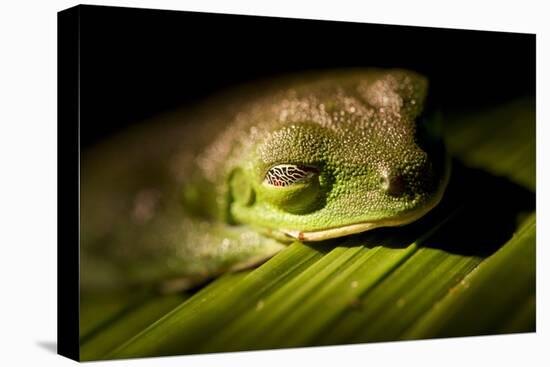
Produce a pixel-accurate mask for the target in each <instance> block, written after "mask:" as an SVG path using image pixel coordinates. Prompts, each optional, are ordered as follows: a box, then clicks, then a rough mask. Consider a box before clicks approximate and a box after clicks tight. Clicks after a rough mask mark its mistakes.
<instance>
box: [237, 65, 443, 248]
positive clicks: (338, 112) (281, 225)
mask: <svg viewBox="0 0 550 367" xmlns="http://www.w3.org/2000/svg"><path fill="white" fill-rule="evenodd" d="M426 91H427V82H426V80H425V78H423V77H422V76H420V75H418V74H416V73H411V72H406V71H386V72H381V71H369V72H366V73H365V72H363V73H359V74H357V73H351V74H344V75H343V76H340V77H337V78H335V77H331V78H325V79H323V80H320V81H316V82H312V83H309V84H308V83H305V84H303V85H300V86H298V87H293V88H289V89H288V90H286V91H285V92H284V93H280V94H278V95H277V96H274V97H272V98H267V99H264V100H263V101H262V103H260V104H258V105H256V106H255V107H254V108H252V109H251V112H250V113H249V114H241V116H240V119H241V121H247V122H246V123H249V121H254V123H250V124H249V125H248V127H247V128H246V134H243V133H242V132H241V133H240V135H241V138H239V139H240V143H237V142H236V141H234V144H236V145H238V146H240V148H239V149H236V150H233V153H232V154H230V155H229V156H228V157H227V160H228V161H229V162H232V163H230V165H231V169H230V174H229V177H228V179H227V181H226V182H228V183H229V190H228V191H229V200H228V212H229V216H230V218H231V220H232V221H233V222H236V223H246V224H250V225H254V226H257V227H262V228H265V229H266V230H268V231H270V232H271V233H274V234H281V233H284V234H285V235H286V236H290V237H293V238H297V239H300V240H304V241H317V240H324V239H328V238H334V237H340V236H344V235H348V234H352V233H358V232H363V231H367V230H370V229H373V228H377V227H385V226H398V225H404V224H407V223H410V222H412V221H414V220H416V219H418V218H420V217H421V216H423V215H424V214H426V213H427V212H428V211H429V210H430V209H432V208H433V207H434V206H435V205H436V204H437V203H438V202H439V200H440V199H441V196H442V193H443V190H444V188H445V185H446V182H447V176H448V168H447V167H448V164H447V163H446V158H445V152H444V148H443V145H442V143H441V142H440V140H439V139H438V138H437V136H435V134H433V132H432V131H431V130H430V129H429V128H428V125H427V124H426V122H427V121H426V119H425V117H423V112H424V102H425V97H426Z"/></svg>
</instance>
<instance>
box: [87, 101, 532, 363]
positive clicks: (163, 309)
mask: <svg viewBox="0 0 550 367" xmlns="http://www.w3.org/2000/svg"><path fill="white" fill-rule="evenodd" d="M534 110H535V109H534V103H533V102H532V101H531V100H527V99H526V100H519V101H515V102H513V103H510V104H508V105H505V106H503V107H499V108H495V109H493V110H491V111H485V112H481V113H476V114H475V115H473V114H472V115H463V116H451V117H450V118H448V119H447V120H446V122H447V124H446V125H445V132H446V136H447V141H448V146H449V150H450V151H451V153H452V155H453V157H454V159H455V160H454V162H453V167H454V169H453V174H452V180H451V184H450V186H449V189H448V192H447V194H446V196H445V200H444V201H443V202H442V203H441V205H440V206H439V207H438V208H436V210H434V211H433V212H432V213H430V214H429V215H428V216H426V217H425V218H423V219H422V220H420V221H418V222H417V223H414V224H412V225H409V226H406V227H402V228H393V229H380V230H375V231H372V232H370V233H366V234H363V235H358V236H352V237H348V238H345V239H341V240H340V241H332V242H326V243H321V244H315V245H313V244H311V245H305V244H301V243H298V242H297V243H294V244H292V245H290V246H289V247H288V248H287V249H285V250H284V251H282V252H281V253H279V254H278V255H276V256H275V257H273V258H272V259H271V260H269V261H267V262H266V263H264V264H263V265H262V266H260V267H258V268H256V269H251V270H247V271H242V272H238V273H233V274H225V275H224V276H222V277H220V278H218V279H216V280H214V281H212V282H211V283H210V284H208V285H206V286H204V287H203V288H201V289H199V290H198V291H196V293H194V294H192V295H191V296H190V297H189V298H186V297H187V296H186V295H173V296H152V295H148V296H147V297H143V298H141V299H139V298H138V299H131V300H130V299H126V303H124V302H118V303H117V302H116V299H112V300H111V301H110V302H111V303H109V302H106V303H105V304H103V305H101V304H100V302H96V304H97V305H93V304H92V303H83V304H82V311H83V313H82V316H83V317H82V320H81V336H82V338H81V341H82V349H81V357H82V359H84V360H91V359H106V358H128V357H145V356H158V355H170V354H187V353H203V352H218V351H235V350H251V349H264V348H283V347H301V346H313V345H329V344H347V343H363V342H375V341H388V340H406V339H422V338H432V337H449V336H466V335H480V334H494V333H513V332H528V331H534V330H535V309H536V308H535V304H536V301H535V227H536V223H535V215H534V210H535V187H536V183H535V124H534ZM93 315H95V316H96V317H95V319H94V317H93Z"/></svg>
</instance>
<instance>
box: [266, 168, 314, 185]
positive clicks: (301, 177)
mask: <svg viewBox="0 0 550 367" xmlns="http://www.w3.org/2000/svg"><path fill="white" fill-rule="evenodd" d="M316 173H317V170H316V169H314V168H312V167H307V166H300V165H295V164H278V165H276V166H273V167H271V168H270V169H269V170H268V171H267V172H266V174H265V178H264V184H266V185H270V186H275V187H286V186H290V185H292V184H295V183H300V182H306V181H307V180H309V179H310V178H311V177H313V176H314V175H315V174H316Z"/></svg>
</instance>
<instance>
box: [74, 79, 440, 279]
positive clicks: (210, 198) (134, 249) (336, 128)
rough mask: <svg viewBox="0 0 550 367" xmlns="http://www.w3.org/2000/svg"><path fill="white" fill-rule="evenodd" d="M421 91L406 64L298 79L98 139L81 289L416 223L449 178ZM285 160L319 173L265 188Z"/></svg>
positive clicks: (88, 179) (228, 265)
mask: <svg viewBox="0 0 550 367" xmlns="http://www.w3.org/2000/svg"><path fill="white" fill-rule="evenodd" d="M426 94H427V81H426V79H425V78H424V77H422V76H420V75H418V74H416V73H413V72H408V71H403V70H388V71H385V70H351V71H340V72H330V73H323V74H315V75H301V76H299V77H294V78H289V79H284V80H279V81H273V82H271V83H268V84H263V85H260V86H259V87H254V86H252V87H248V88H247V87H245V88H244V89H243V90H241V91H239V92H235V93H234V94H229V95H225V96H222V97H221V98H217V99H213V100H212V101H211V102H209V103H207V104H205V105H203V106H201V107H200V108H198V110H197V111H194V112H189V111H183V112H180V113H173V114H171V115H169V116H165V117H164V118H158V119H156V120H155V121H153V122H154V123H151V124H149V126H144V127H143V128H140V129H137V130H136V131H133V132H129V133H127V134H126V135H121V136H119V137H116V138H114V139H112V140H111V141H110V142H106V143H105V144H103V145H102V146H99V147H97V148H96V149H95V150H93V151H91V152H89V153H87V154H86V155H85V156H84V157H83V162H82V169H81V281H82V285H83V287H84V288H85V289H105V288H116V287H120V286H128V285H143V284H149V285H155V284H159V283H160V284H163V286H164V287H165V288H166V289H168V290H175V289H180V288H186V287H188V286H192V285H193V284H196V283H198V282H200V281H202V280H204V279H206V278H208V277H212V276H215V275H216V274H219V273H222V272H224V271H230V270H234V269H238V268H242V267H246V266H250V265H254V264H256V263H258V262H260V261H263V260H265V259H266V258H269V257H270V256H272V255H273V254H275V253H276V252H278V251H280V250H281V249H282V248H284V245H283V244H282V243H281V240H282V242H285V241H288V240H291V239H292V238H291V237H295V238H299V239H304V240H312V241H315V240H320V239H325V238H331V237H338V236H341V235H345V234H348V233H355V232H360V231H364V230H368V229H372V228H375V227H378V226H397V225H403V224H406V223H409V222H411V221H413V220H415V219H417V218H418V217H420V216H422V215H423V214H424V213H425V212H427V211H428V210H429V209H431V208H432V207H433V206H434V205H436V204H437V202H438V201H439V199H440V197H441V194H442V192H443V190H444V187H445V185H446V181H447V176H448V165H447V164H446V159H445V153H444V149H443V146H442V144H441V142H440V141H439V138H438V137H437V136H436V135H435V136H434V134H431V133H430V129H429V128H428V125H425V123H426V122H427V121H426V120H425V119H424V118H421V117H420V116H421V114H422V112H423V110H424V102H425V98H426ZM420 120H422V121H420ZM281 164H292V165H297V166H299V167H307V169H310V170H312V172H314V174H312V175H311V177H308V179H307V180H304V181H300V182H297V183H295V184H292V185H289V186H285V187H275V186H272V185H269V184H267V183H266V182H265V176H266V172H267V171H268V170H269V169H271V168H272V167H274V166H277V165H281ZM182 204H183V205H182Z"/></svg>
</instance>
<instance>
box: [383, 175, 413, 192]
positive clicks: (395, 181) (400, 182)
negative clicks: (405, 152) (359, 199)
mask: <svg viewBox="0 0 550 367" xmlns="http://www.w3.org/2000/svg"><path fill="white" fill-rule="evenodd" d="M380 186H381V188H382V189H383V190H384V191H386V193H388V194H389V195H391V196H401V195H403V194H404V193H405V191H406V186H407V185H406V182H405V179H404V178H403V176H401V175H393V174H384V175H382V176H381V177H380Z"/></svg>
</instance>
